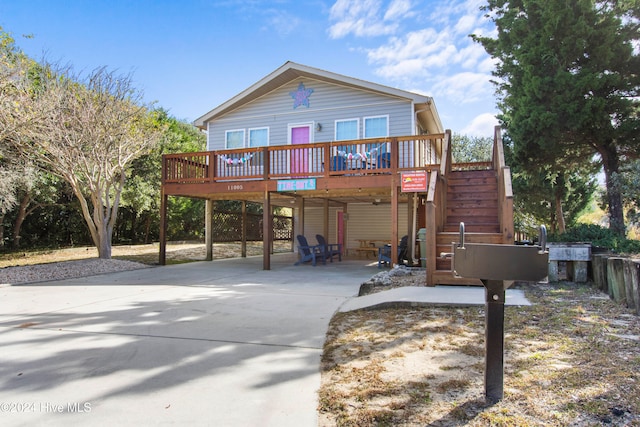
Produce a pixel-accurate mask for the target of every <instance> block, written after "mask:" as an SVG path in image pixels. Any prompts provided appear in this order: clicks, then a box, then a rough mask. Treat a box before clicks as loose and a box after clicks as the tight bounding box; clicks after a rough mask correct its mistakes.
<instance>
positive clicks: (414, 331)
mask: <svg viewBox="0 0 640 427" xmlns="http://www.w3.org/2000/svg"><path fill="white" fill-rule="evenodd" d="M403 283H404V284H408V285H410V286H413V285H415V279H414V278H412V277H411V276H398V277H395V278H393V279H392V280H391V284H389V285H388V286H402V285H403ZM520 287H521V288H522V289H524V290H525V292H526V295H527V298H529V300H530V301H532V302H533V303H534V305H533V306H531V307H506V313H505V374H504V390H505V397H504V399H503V400H502V401H500V402H498V403H497V404H494V405H489V404H487V403H486V402H485V398H484V354H485V349H484V322H485V313H484V307H482V306H481V307H465V308H457V307H424V308H419V309H408V308H396V309H383V310H372V311H357V312H349V313H340V314H338V315H336V316H335V317H334V318H333V319H332V321H331V324H330V327H329V331H328V334H327V340H326V343H325V347H324V353H323V357H322V367H321V370H322V385H321V388H320V390H319V419H320V421H319V426H321V427H328V426H358V427H360V426H392V425H393V426H395V425H403V426H425V425H430V426H487V425H495V426H598V425H614V426H640V318H639V317H638V316H635V315H633V314H632V313H631V312H630V311H629V310H627V309H626V308H625V307H622V306H621V305H620V304H617V303H615V302H613V301H611V300H610V299H609V297H608V296H607V295H604V294H602V293H601V292H599V291H597V290H595V289H594V288H592V287H590V286H588V285H581V286H578V285H575V284H572V283H568V282H566V283H554V284H547V285H529V284H521V285H520Z"/></svg>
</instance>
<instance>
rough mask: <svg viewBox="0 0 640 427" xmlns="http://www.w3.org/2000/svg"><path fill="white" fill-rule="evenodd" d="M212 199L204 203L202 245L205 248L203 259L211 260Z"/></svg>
mask: <svg viewBox="0 0 640 427" xmlns="http://www.w3.org/2000/svg"><path fill="white" fill-rule="evenodd" d="M213 203H214V202H213V200H209V199H207V200H206V201H205V205H204V211H205V213H204V245H205V247H206V250H207V255H206V258H205V261H211V260H213V230H212V229H211V228H212V226H213Z"/></svg>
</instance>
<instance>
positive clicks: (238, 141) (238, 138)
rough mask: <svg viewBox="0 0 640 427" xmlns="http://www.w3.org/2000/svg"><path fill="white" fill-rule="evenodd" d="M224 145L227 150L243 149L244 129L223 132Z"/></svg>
mask: <svg viewBox="0 0 640 427" xmlns="http://www.w3.org/2000/svg"><path fill="white" fill-rule="evenodd" d="M224 145H225V148H227V150H231V149H234V148H244V129H234V130H228V131H225V133H224Z"/></svg>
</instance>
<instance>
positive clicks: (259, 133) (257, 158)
mask: <svg viewBox="0 0 640 427" xmlns="http://www.w3.org/2000/svg"><path fill="white" fill-rule="evenodd" d="M268 145H269V128H268V127H267V128H253V129H249V147H250V148H252V147H266V146H268ZM251 164H253V165H256V166H262V165H263V164H264V156H263V153H255V154H253V157H252V159H251Z"/></svg>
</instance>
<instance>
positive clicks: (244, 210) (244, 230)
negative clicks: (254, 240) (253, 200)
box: [241, 200, 247, 258]
mask: <svg viewBox="0 0 640 427" xmlns="http://www.w3.org/2000/svg"><path fill="white" fill-rule="evenodd" d="M241 246H242V249H241V251H242V253H241V255H242V258H246V257H247V202H246V201H245V200H243V201H242V244H241Z"/></svg>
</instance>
